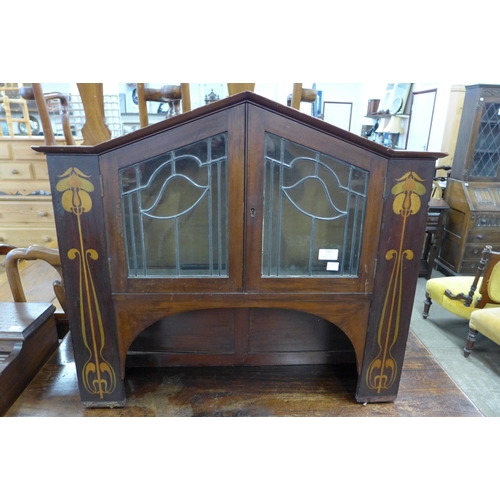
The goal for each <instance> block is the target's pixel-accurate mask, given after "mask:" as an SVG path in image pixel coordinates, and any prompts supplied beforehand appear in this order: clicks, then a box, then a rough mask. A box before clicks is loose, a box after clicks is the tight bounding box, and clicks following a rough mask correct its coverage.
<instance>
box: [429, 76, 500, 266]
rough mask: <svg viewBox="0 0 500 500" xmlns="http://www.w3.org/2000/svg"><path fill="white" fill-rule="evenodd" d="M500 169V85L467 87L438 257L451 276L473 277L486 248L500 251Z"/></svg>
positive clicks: (438, 260)
mask: <svg viewBox="0 0 500 500" xmlns="http://www.w3.org/2000/svg"><path fill="white" fill-rule="evenodd" d="M499 166H500V86H496V85H471V86H467V87H466V92H465V99H464V107H463V111H462V117H461V120H460V128H459V131H458V137H457V146H456V150H455V156H454V160H453V165H452V169H451V177H450V179H449V180H448V182H447V187H446V191H445V199H446V202H447V203H448V205H449V206H450V212H449V218H448V223H447V225H446V227H445V230H444V234H443V241H442V246H441V250H440V254H439V256H438V259H437V263H438V265H439V267H440V268H442V269H443V270H444V271H445V272H447V273H449V274H474V273H475V272H476V270H477V262H478V259H479V257H480V255H481V252H482V249H483V248H484V246H485V245H491V246H492V247H493V249H494V250H498V249H499V248H500V169H499Z"/></svg>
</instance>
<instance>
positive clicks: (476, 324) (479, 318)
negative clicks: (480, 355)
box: [464, 308, 500, 358]
mask: <svg viewBox="0 0 500 500" xmlns="http://www.w3.org/2000/svg"><path fill="white" fill-rule="evenodd" d="M478 333H481V334H483V335H484V336H485V337H488V338H489V339H490V340H493V342H495V343H497V344H500V308H489V309H476V310H475V311H472V313H471V315H470V321H469V335H467V342H466V343H465V347H464V356H465V357H466V358H467V357H468V356H469V354H470V353H471V351H472V349H473V347H474V343H475V342H476V338H477V334H478Z"/></svg>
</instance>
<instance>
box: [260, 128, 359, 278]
mask: <svg viewBox="0 0 500 500" xmlns="http://www.w3.org/2000/svg"><path fill="white" fill-rule="evenodd" d="M264 169H265V178H264V214H263V248H262V276H263V277H291V276H297V277H346V276H349V277H351V276H357V275H358V272H359V263H360V256H361V245H362V239H363V225H364V220H365V214H366V198H367V190H368V177H369V174H368V172H367V171H365V170H363V169H361V168H359V167H357V166H355V165H350V164H348V163H345V162H343V161H340V160H338V159H336V158H333V157H332V156H329V155H326V154H323V153H320V152H319V151H314V150H312V149H310V148H307V147H305V146H302V145H300V144H297V143H295V142H292V141H289V140H287V139H284V138H281V137H278V136H276V135H273V134H269V133H268V134H266V146H265V159H264Z"/></svg>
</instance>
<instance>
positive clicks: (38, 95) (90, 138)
mask: <svg viewBox="0 0 500 500" xmlns="http://www.w3.org/2000/svg"><path fill="white" fill-rule="evenodd" d="M77 86H78V91H79V92H80V97H81V98H82V105H83V109H84V111H85V120H86V122H85V125H84V126H83V128H82V136H83V143H82V146H91V145H95V144H99V143H101V142H105V141H108V140H109V139H111V132H110V130H109V128H108V127H107V125H106V121H105V117H104V92H103V84H102V83H77ZM22 93H23V95H25V96H26V98H33V99H34V100H35V102H36V107H37V109H38V113H39V114H40V121H41V122H42V127H43V135H44V138H45V144H46V145H47V146H54V145H56V139H55V135H54V131H53V129H52V122H51V120H50V116H49V111H48V108H47V101H49V100H51V99H58V100H59V101H60V103H61V110H62V111H61V121H62V124H63V132H64V137H65V140H66V144H69V145H73V144H75V142H74V139H73V135H72V133H71V128H70V123H69V107H68V101H67V98H66V97H65V96H64V95H63V94H60V93H58V92H51V93H47V94H44V92H43V89H42V85H41V84H40V83H32V84H31V87H28V88H26V87H25V88H24V89H23V90H22Z"/></svg>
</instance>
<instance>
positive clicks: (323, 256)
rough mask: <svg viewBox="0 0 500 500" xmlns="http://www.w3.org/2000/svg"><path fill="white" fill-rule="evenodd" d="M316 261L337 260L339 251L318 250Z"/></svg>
mask: <svg viewBox="0 0 500 500" xmlns="http://www.w3.org/2000/svg"><path fill="white" fill-rule="evenodd" d="M318 260H339V251H338V249H337V248H335V249H331V250H327V249H326V248H320V250H319V255H318Z"/></svg>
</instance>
